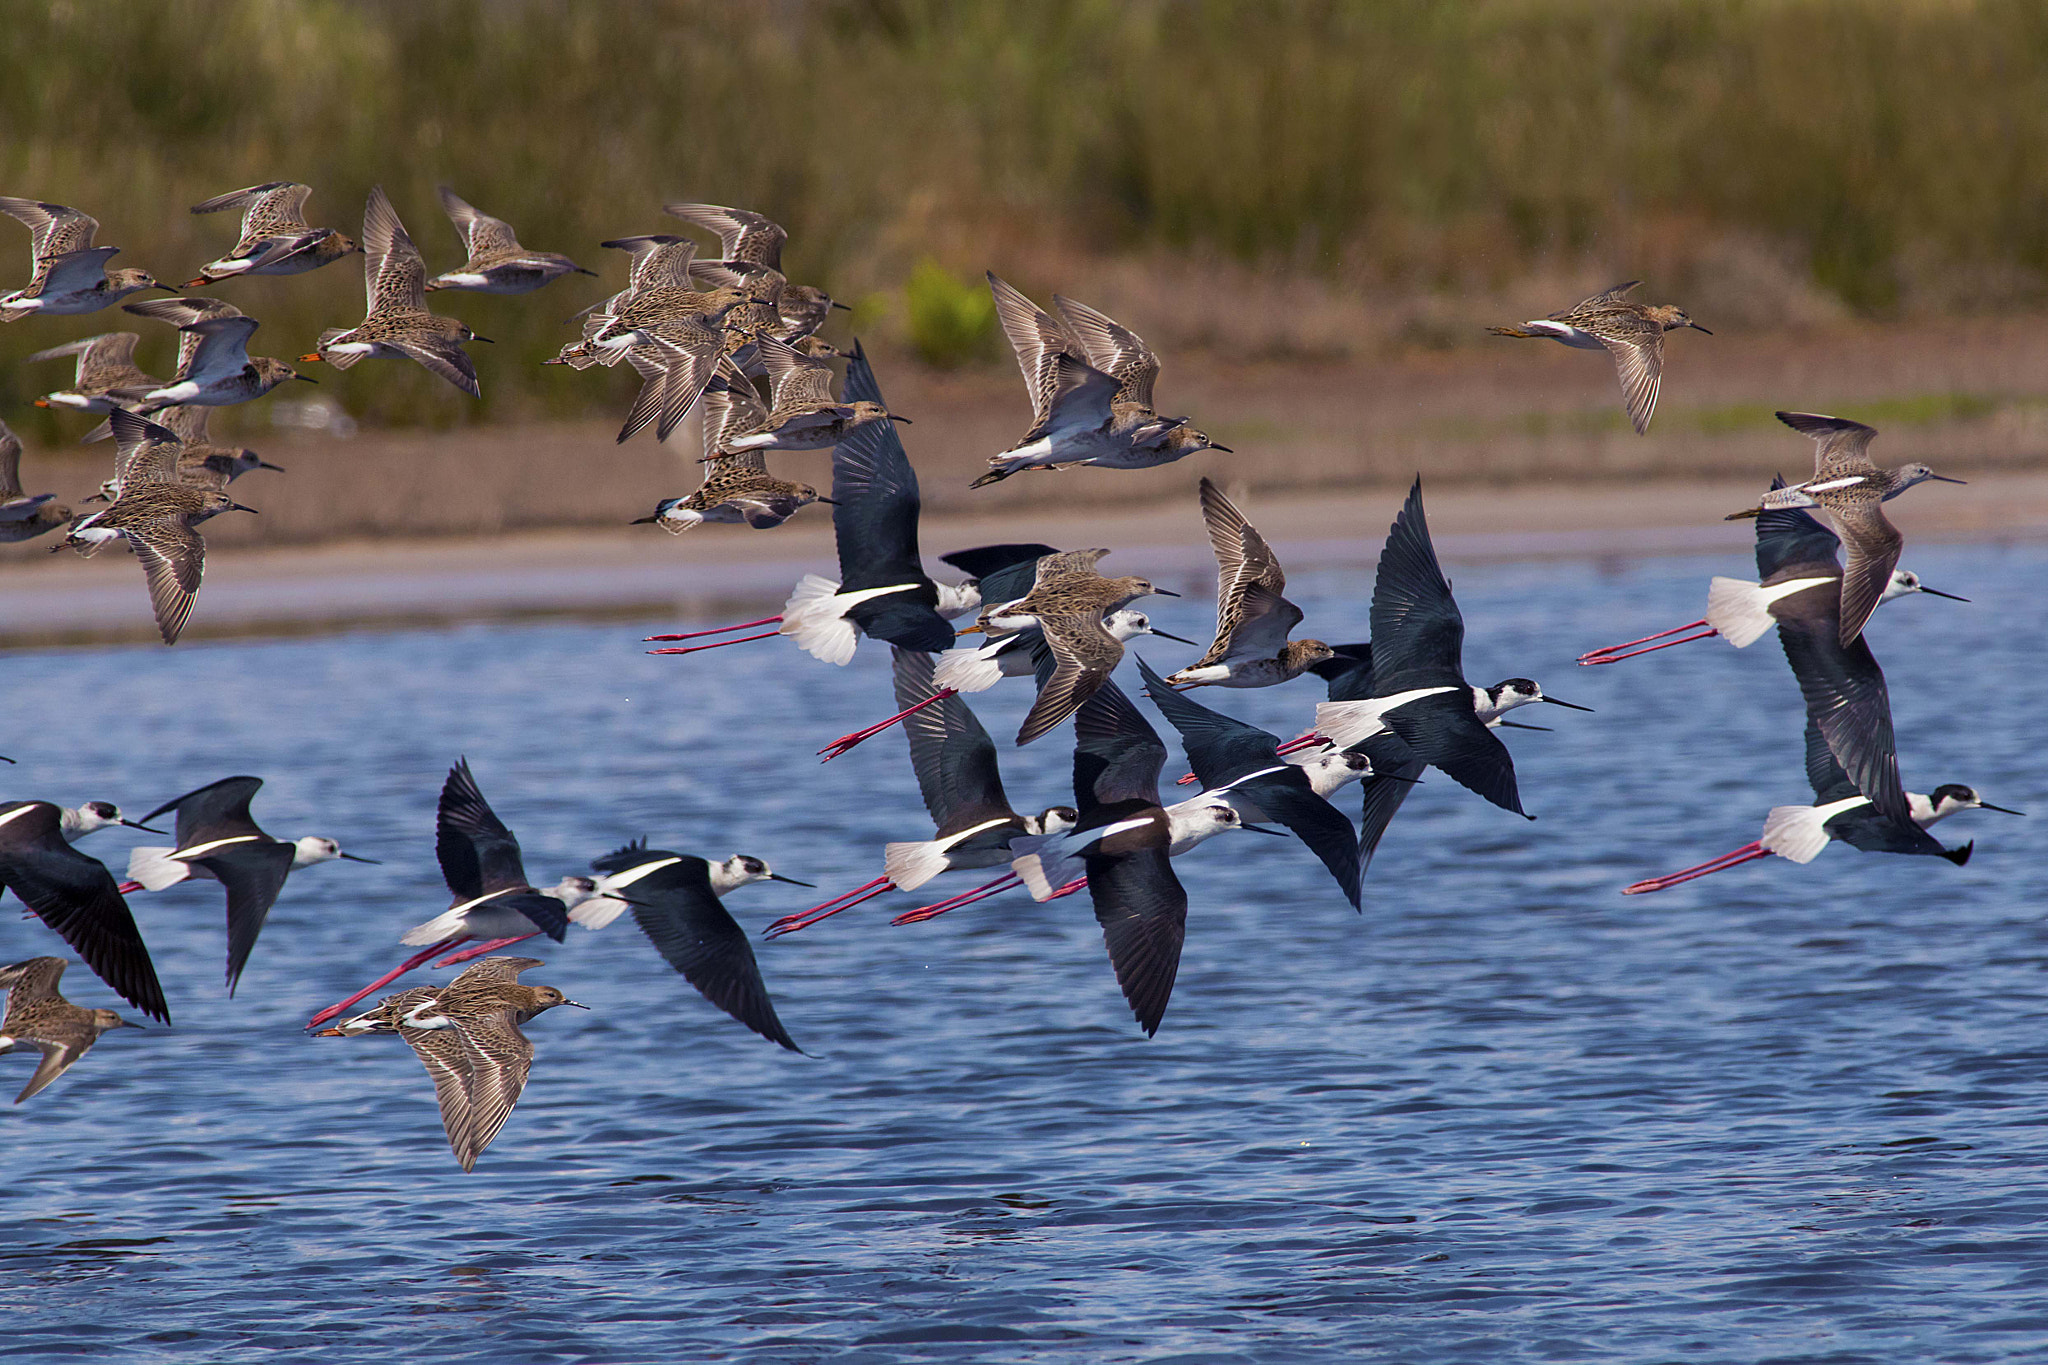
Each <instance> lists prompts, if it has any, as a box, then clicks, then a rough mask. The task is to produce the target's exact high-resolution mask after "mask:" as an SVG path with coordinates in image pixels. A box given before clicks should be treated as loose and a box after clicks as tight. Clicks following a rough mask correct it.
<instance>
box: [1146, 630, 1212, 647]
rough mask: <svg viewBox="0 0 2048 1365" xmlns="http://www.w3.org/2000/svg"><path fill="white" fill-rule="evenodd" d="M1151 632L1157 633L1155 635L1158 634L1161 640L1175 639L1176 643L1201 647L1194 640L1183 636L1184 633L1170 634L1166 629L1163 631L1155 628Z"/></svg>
mask: <svg viewBox="0 0 2048 1365" xmlns="http://www.w3.org/2000/svg"><path fill="white" fill-rule="evenodd" d="M1152 633H1153V634H1154V635H1157V636H1158V637H1159V638H1160V639H1162V640H1174V641H1177V642H1178V643H1180V644H1184V645H1194V646H1195V648H1196V649H1200V648H1201V646H1200V645H1199V644H1195V642H1194V641H1193V640H1190V639H1189V638H1188V637H1187V636H1185V635H1174V634H1171V633H1169V632H1167V631H1163V630H1157V629H1155V630H1154V631H1153V632H1152Z"/></svg>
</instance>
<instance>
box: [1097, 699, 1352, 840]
mask: <svg viewBox="0 0 2048 1365" xmlns="http://www.w3.org/2000/svg"><path fill="white" fill-rule="evenodd" d="M1138 671H1139V672H1140V673H1141V674H1142V675H1144V679H1145V695H1146V696H1148V697H1150V698H1152V704H1153V705H1154V706H1156V707H1158V708H1159V714H1160V715H1162V716H1165V717H1166V719H1167V721H1168V723H1170V724H1171V725H1172V726H1173V728H1174V729H1176V730H1178V731H1180V738H1181V744H1182V746H1183V747H1184V748H1186V750H1187V752H1188V764H1189V766H1190V767H1192V768H1193V769H1194V770H1195V777H1196V778H1197V779H1198V780H1199V781H1200V782H1201V784H1202V785H1203V786H1204V787H1211V788H1214V787H1221V786H1225V785H1227V784H1229V783H1231V782H1235V781H1236V780H1237V779H1238V778H1240V777H1243V776H1244V775H1245V774H1246V773H1253V772H1257V771H1258V770H1259V769H1261V768H1270V767H1272V766H1273V765H1274V764H1275V763H1278V762H1280V761H1281V760H1279V759H1277V758H1275V757H1274V756H1273V751H1274V750H1275V749H1277V748H1279V746H1280V741H1279V739H1278V737H1277V736H1274V735H1272V734H1269V733H1267V732H1266V731H1264V730H1261V729H1260V728H1259V727H1258V726H1256V725H1247V724H1246V723H1245V722H1243V721H1241V720H1237V719H1235V718H1233V717H1231V716H1226V715H1224V714H1223V713H1222V712H1221V711H1217V710H1213V709H1211V708H1210V707H1207V706H1204V705H1202V704H1201V703H1200V702H1198V701H1195V700H1193V699H1191V698H1190V697H1188V696H1187V694H1185V693H1183V692H1177V691H1175V690H1174V688H1173V686H1172V684H1170V683H1168V682H1167V681H1166V679H1164V678H1162V677H1160V676H1159V674H1158V673H1157V672H1155V671H1154V670H1153V668H1152V666H1151V665H1150V664H1148V663H1146V662H1145V661H1144V660H1143V659H1140V660H1138ZM1304 780H1306V779H1304ZM1345 841H1346V843H1349V842H1350V835H1349V834H1348V833H1347V834H1346V836H1345Z"/></svg>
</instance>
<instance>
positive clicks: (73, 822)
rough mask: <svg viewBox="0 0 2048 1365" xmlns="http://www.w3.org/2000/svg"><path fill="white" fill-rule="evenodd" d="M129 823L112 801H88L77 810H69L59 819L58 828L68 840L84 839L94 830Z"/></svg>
mask: <svg viewBox="0 0 2048 1365" xmlns="http://www.w3.org/2000/svg"><path fill="white" fill-rule="evenodd" d="M127 823H129V822H128V821H126V820H123V819H122V818H121V808H120V807H119V806H117V805H115V804H114V803H113V802H111V801H88V802H86V803H85V804H84V805H82V806H79V807H77V808H76V809H70V808H67V809H66V810H65V811H64V813H63V815H61V816H60V817H58V828H59V829H60V830H62V831H63V834H64V837H65V838H66V839H67V840H77V839H83V838H84V837H85V836H86V835H88V834H91V833H92V832H93V831H94V830H101V829H105V828H107V827H108V826H109V825H123V824H127Z"/></svg>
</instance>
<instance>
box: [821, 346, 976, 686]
mask: <svg viewBox="0 0 2048 1365" xmlns="http://www.w3.org/2000/svg"><path fill="white" fill-rule="evenodd" d="M845 393H846V401H847V402H849V403H856V402H863V401H865V402H869V403H879V402H881V401H882V391H881V389H880V388H879V387H878V386H877V385H876V383H875V372H874V369H873V368H872V367H871V366H870V365H869V364H868V357H867V352H866V351H865V350H863V349H862V348H861V345H860V343H859V342H855V343H854V346H853V356H852V358H851V359H850V360H848V361H847V362H846V384H845ZM832 500H833V501H834V502H836V503H838V504H839V505H838V506H837V507H835V508H833V509H832V529H833V533H834V537H835V539H836V540H837V542H838V546H839V590H840V591H841V592H858V591H860V590H861V589H863V588H886V587H890V586H893V585H894V584H897V583H925V584H927V585H929V583H930V581H931V580H930V579H928V578H926V577H925V572H924V561H923V560H922V559H921V558H920V557H919V556H918V550H917V514H918V507H919V498H918V492H917V471H916V470H914V469H912V468H911V467H910V457H909V456H908V455H907V454H906V453H904V449H903V440H902V438H901V437H899V436H898V435H897V434H896V424H895V423H894V422H866V423H863V424H862V425H860V426H858V427H855V428H854V429H853V430H852V431H851V432H849V433H847V435H846V438H845V439H844V440H842V441H841V442H840V443H839V444H838V445H837V446H836V447H834V448H833V451H832ZM936 600H937V599H936V597H935V598H934V601H936ZM946 633H947V636H948V638H950V637H951V635H952V630H951V628H950V627H949V628H948V630H947V632H946ZM941 647H942V648H943V646H941Z"/></svg>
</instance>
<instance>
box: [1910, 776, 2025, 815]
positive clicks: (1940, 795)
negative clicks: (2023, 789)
mask: <svg viewBox="0 0 2048 1365" xmlns="http://www.w3.org/2000/svg"><path fill="white" fill-rule="evenodd" d="M1927 804H1928V808H1929V811H1930V814H1929V815H1928V817H1927V818H1926V819H1925V820H1922V821H1920V823H1921V824H1923V825H1931V824H1933V823H1934V822H1935V821H1936V820H1941V819H1945V818H1947V817H1948V816H1951V815H1954V814H1955V813H1956V812H1957V811H1962V810H1995V811H1998V812H2000V813H2001V814H2005V815H2024V814H2026V812H2025V811H2017V810H2014V809H2013V808H2012V807H2010V806H1994V805H1992V804H1991V803H1990V802H1989V801H1986V800H1985V799H1984V798H1983V797H1981V796H1979V795H1978V794H1977V789H1976V788H1975V787H1966V786H1964V785H1963V784H1962V783H1960V782H1948V783H1944V784H1943V785H1941V786H1939V787H1936V788H1935V789H1934V790H1933V791H1931V792H1929V793H1928V794H1927ZM1916 818H1917V812H1916Z"/></svg>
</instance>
